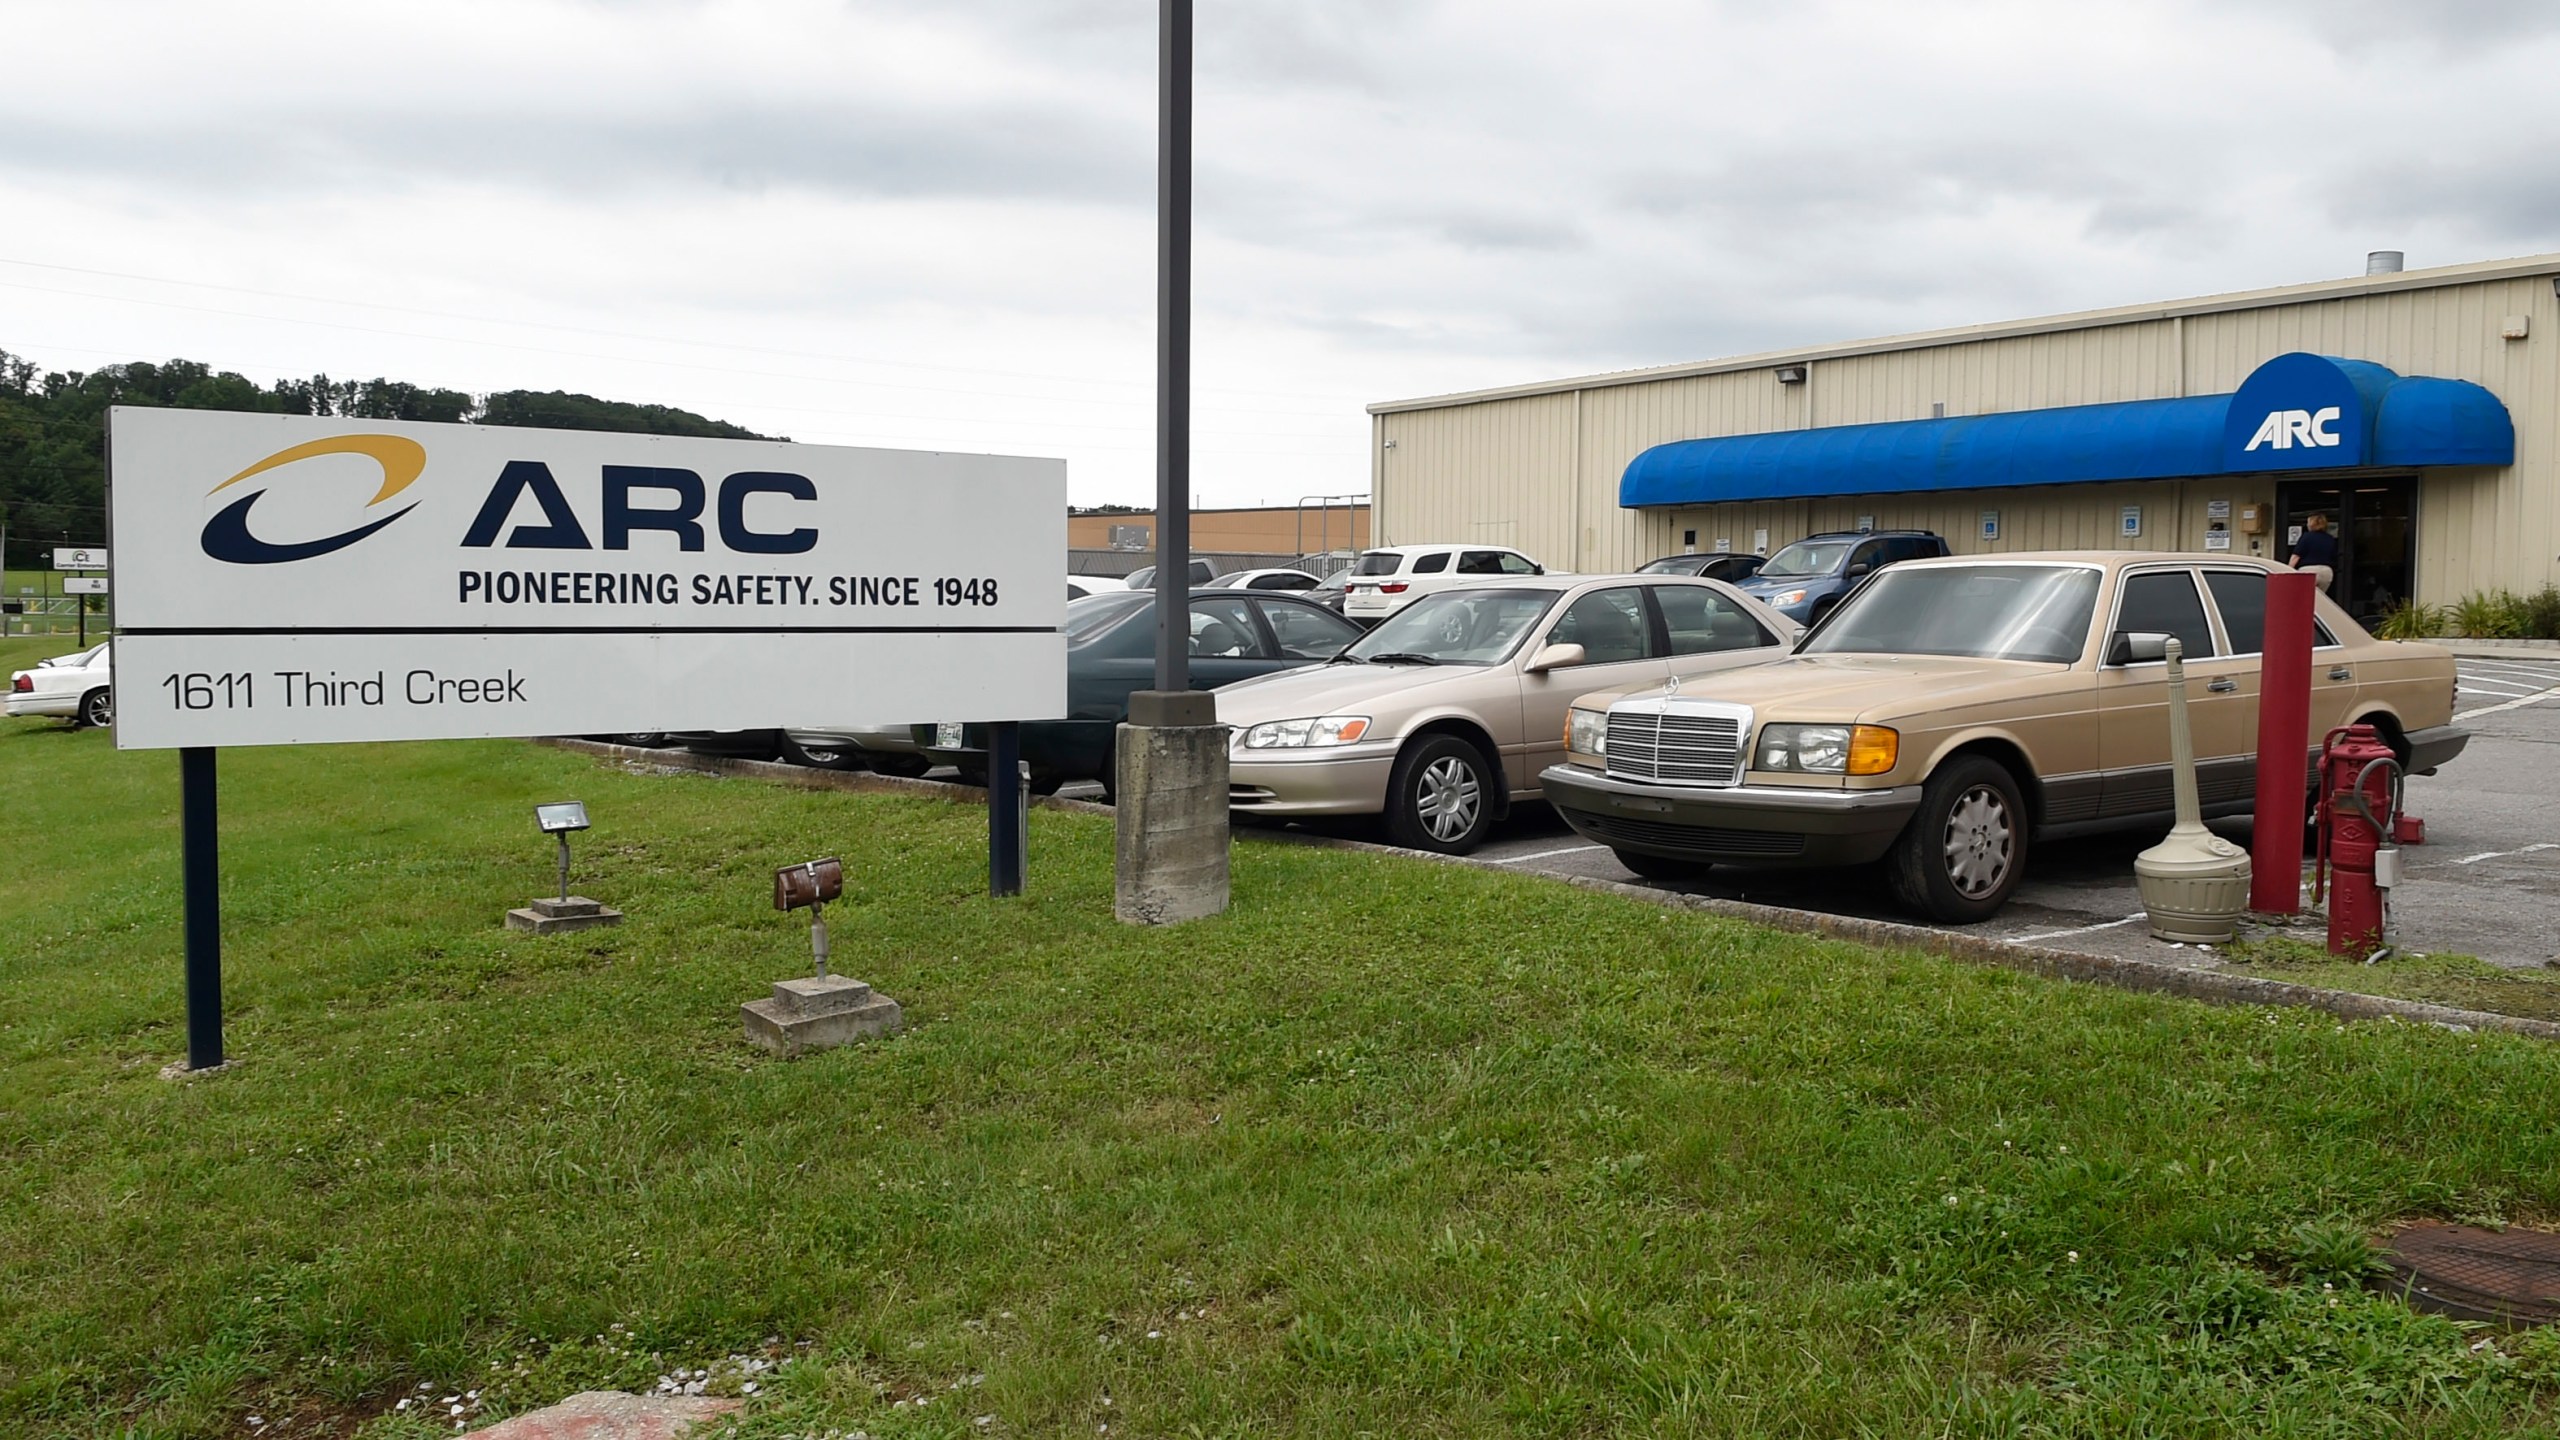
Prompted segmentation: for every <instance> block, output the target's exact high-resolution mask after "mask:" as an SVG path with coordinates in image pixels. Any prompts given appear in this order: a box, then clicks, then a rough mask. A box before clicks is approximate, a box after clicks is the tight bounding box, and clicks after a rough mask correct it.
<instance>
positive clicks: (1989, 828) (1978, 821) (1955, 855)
mask: <svg viewBox="0 0 2560 1440" xmlns="http://www.w3.org/2000/svg"><path fill="white" fill-rule="evenodd" d="M1946 852H1947V879H1948V880H1949V881H1950V882H1951V883H1953V884H1954V886H1955V887H1956V892H1957V893H1958V894H1961V895H1962V896H1964V898H1966V899H1967V900H1979V899H1981V898H1982V897H1983V896H1985V895H1988V894H1990V893H1991V892H1992V891H1994V890H1997V889H1999V888H2000V883H2001V882H2002V881H2003V880H2006V879H2007V878H2008V877H2009V866H2010V863H2011V862H2012V860H2013V859H2014V858H2015V856H2016V853H2017V834H2016V831H2015V828H2014V827H2013V826H2012V825H2011V824H2010V821H2009V803H2008V801H2006V800H2004V799H2002V798H2001V796H2000V792H1999V791H1997V790H1994V789H1992V788H1991V787H1990V786H1988V785H1976V786H1974V787H1973V788H1972V789H1970V790H1967V791H1966V792H1964V794H1962V795H1960V796H1958V797H1956V803H1955V807H1954V808H1953V809H1951V810H1949V811H1948V812H1947V843H1946Z"/></svg>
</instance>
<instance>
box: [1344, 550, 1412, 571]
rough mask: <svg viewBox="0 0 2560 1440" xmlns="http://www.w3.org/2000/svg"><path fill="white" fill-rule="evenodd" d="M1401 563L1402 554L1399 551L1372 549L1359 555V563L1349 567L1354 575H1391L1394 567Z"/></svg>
mask: <svg viewBox="0 0 2560 1440" xmlns="http://www.w3.org/2000/svg"><path fill="white" fill-rule="evenodd" d="M1403 563H1404V555H1403V554H1402V552H1400V551H1395V550H1372V551H1370V552H1369V553H1368V554H1366V555H1363V556H1361V557H1360V563H1359V564H1357V565H1354V566H1352V567H1351V573H1352V574H1354V575H1393V574H1394V573H1396V567H1397V566H1399V565H1402V564H1403Z"/></svg>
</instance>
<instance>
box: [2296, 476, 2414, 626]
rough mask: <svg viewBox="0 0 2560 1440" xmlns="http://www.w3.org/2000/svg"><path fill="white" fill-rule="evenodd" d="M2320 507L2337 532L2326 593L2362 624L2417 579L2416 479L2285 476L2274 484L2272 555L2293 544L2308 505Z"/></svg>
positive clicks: (2389, 607)
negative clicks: (2277, 527) (2333, 565)
mask: <svg viewBox="0 0 2560 1440" xmlns="http://www.w3.org/2000/svg"><path fill="white" fill-rule="evenodd" d="M2315 510H2316V511H2322V512H2325V513H2326V514H2327V515H2328V517H2329V528H2330V529H2331V530H2333V531H2335V532H2336V533H2337V536H2338V567H2337V569H2338V573H2337V575H2336V576H2335V577H2334V578H2333V579H2332V580H2331V581H2330V583H2329V595H2330V598H2332V599H2334V600H2336V601H2337V602H2338V603H2339V604H2340V605H2343V606H2345V607H2346V609H2347V613H2348V614H2350V615H2353V616H2354V617H2356V619H2357V621H2358V622H2359V623H2361V624H2363V625H2364V626H2365V627H2366V628H2367V629H2371V628H2372V627H2373V626H2375V625H2378V624H2380V623H2381V621H2382V617H2383V616H2385V615H2388V614H2390V613H2391V612H2392V611H2393V610H2394V609H2396V608H2398V607H2399V605H2400V604H2401V603H2402V602H2404V601H2406V600H2407V599H2408V598H2409V594H2410V591H2411V588H2412V587H2413V586H2414V585H2415V584H2416V583H2417V569H2418V525H2417V514H2418V482H2417V479H2416V477H2414V476H2409V475H2390V476H2383V477H2380V478H2375V479H2357V480H2288V481H2286V482H2284V483H2283V484H2280V485H2278V486H2277V487H2276V513H2277V515H2278V516H2279V517H2281V520H2280V523H2281V524H2282V526H2283V528H2282V529H2280V530H2278V531H2277V532H2276V539H2277V542H2278V543H2277V545H2276V552H2275V558H2276V559H2278V560H2282V559H2283V558H2284V557H2285V554H2286V553H2287V552H2288V551H2289V550H2290V549H2291V548H2292V545H2293V537H2294V536H2295V535H2296V534H2297V533H2299V532H2300V530H2301V529H2302V526H2303V524H2304V522H2306V521H2307V520H2309V519H2310V518H2311V514H2312V512H2313V511H2315Z"/></svg>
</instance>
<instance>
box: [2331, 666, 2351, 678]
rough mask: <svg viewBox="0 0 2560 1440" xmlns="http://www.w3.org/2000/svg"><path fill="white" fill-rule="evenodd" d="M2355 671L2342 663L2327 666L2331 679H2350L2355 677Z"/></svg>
mask: <svg viewBox="0 0 2560 1440" xmlns="http://www.w3.org/2000/svg"><path fill="white" fill-rule="evenodd" d="M2355 673H2356V672H2355V671H2353V670H2350V669H2348V668H2347V667H2346V666H2344V665H2332V666H2330V667H2329V678H2330V679H2332V680H2352V679H2354V678H2355Z"/></svg>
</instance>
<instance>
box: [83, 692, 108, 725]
mask: <svg viewBox="0 0 2560 1440" xmlns="http://www.w3.org/2000/svg"><path fill="white" fill-rule="evenodd" d="M76 722H77V723H78V724H80V725H95V726H97V727H99V728H100V729H104V728H106V727H107V726H109V725H113V724H114V723H116V702H115V697H114V696H112V695H110V694H108V693H107V692H106V691H105V690H103V689H100V690H92V691H90V692H89V693H88V694H86V695H83V696H81V697H80V713H79V715H78V716H77V717H76Z"/></svg>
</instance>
